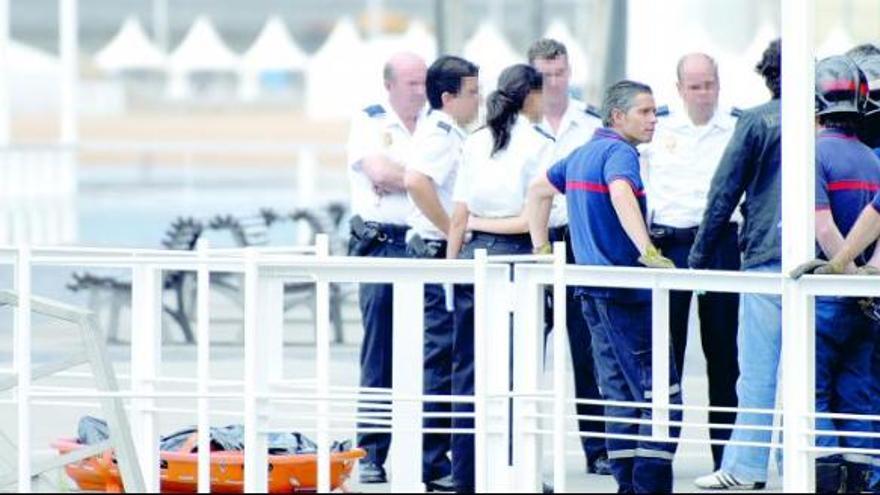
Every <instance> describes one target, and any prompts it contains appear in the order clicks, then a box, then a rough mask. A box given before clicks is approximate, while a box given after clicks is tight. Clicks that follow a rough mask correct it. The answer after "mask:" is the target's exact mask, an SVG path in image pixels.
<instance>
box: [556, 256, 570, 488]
mask: <svg viewBox="0 0 880 495" xmlns="http://www.w3.org/2000/svg"><path fill="white" fill-rule="evenodd" d="M565 254H566V250H565V243H564V242H557V243H556V244H554V245H553V282H554V283H553V488H554V493H566V491H567V490H566V488H567V487H566V478H567V473H566V470H565V395H566V393H565V392H566V389H567V386H568V379H567V373H566V372H565V371H566V370H565V362H566V356H567V355H568V350H567V349H566V348H565V347H566V346H565V343H566V339H567V337H568V331H569V330H568V315H567V312H568V308H567V307H566V301H568V297H567V296H568V294H567V290H566V289H567V287H566V285H565V265H566V259H565Z"/></svg>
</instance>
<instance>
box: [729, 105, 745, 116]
mask: <svg viewBox="0 0 880 495" xmlns="http://www.w3.org/2000/svg"><path fill="white" fill-rule="evenodd" d="M742 114H743V111H742V109H741V108H736V107H733V108H731V109H730V115H731V116H733V117H735V118H737V119H738V118H740V117H742Z"/></svg>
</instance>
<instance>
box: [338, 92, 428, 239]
mask: <svg viewBox="0 0 880 495" xmlns="http://www.w3.org/2000/svg"><path fill="white" fill-rule="evenodd" d="M411 144H412V135H411V134H410V132H409V130H408V129H407V128H406V126H405V125H403V122H402V121H401V120H400V117H398V116H397V114H396V113H395V112H394V110H392V109H391V106H390V105H388V104H381V105H372V106H369V107H367V108H365V109H363V110H362V111H360V112H358V113H357V114H356V115H355V116H354V118H353V119H352V122H351V130H350V132H349V137H348V149H347V151H348V176H349V180H350V182H351V210H352V212H353V213H354V214H356V215H360V216H361V218H363V219H364V220H365V221H372V222H380V223H390V224H395V225H406V222H407V219H408V218H409V215H410V212H411V204H410V202H409V198H407V197H406V193H405V192H403V191H401V192H397V193H393V194H382V195H379V194H377V193H376V191H375V189H374V187H373V183H372V181H371V180H370V178H369V177H368V176H367V175H366V174H365V173H364V171H363V167H362V162H363V159H364V158H366V157H369V156H374V155H384V156H386V157H387V158H388V159H389V160H391V161H392V162H395V163H398V164H400V165H402V166H405V165H404V164H405V162H406V159H407V158H408V157H409V155H410V150H411Z"/></svg>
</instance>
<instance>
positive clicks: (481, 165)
mask: <svg viewBox="0 0 880 495" xmlns="http://www.w3.org/2000/svg"><path fill="white" fill-rule="evenodd" d="M541 87H542V78H541V74H540V73H539V72H538V71H537V70H535V69H534V68H533V67H531V66H529V65H524V64H518V65H513V66H511V67H508V68H507V69H505V70H504V71H503V72H502V73H501V75H500V76H499V78H498V87H497V89H496V90H495V91H493V92H492V94H491V95H489V98H488V99H487V102H486V110H487V112H486V125H485V126H484V127H482V128H481V129H479V130H477V131H476V132H474V133H473V134H471V135H470V136H468V138H467V140H466V141H465V144H464V155H463V157H462V164H461V168H460V169H459V172H458V177H457V178H456V181H455V190H454V193H453V203H454V207H453V213H452V219H451V225H450V230H449V236H448V246H447V251H446V253H447V257H449V258H459V257H460V258H466V259H472V258H473V257H474V252H475V251H476V250H478V249H486V250H488V251H489V254H529V253H531V251H532V246H531V238H530V237H529V235H528V229H529V227H528V216H527V213H526V211H525V199H526V193H527V190H528V187H529V184H530V183H531V181H532V179H533V178H534V177H535V176H536V175H537V174H538V173H540V172H542V171H543V170H544V168H545V165H544V163H545V161H546V160H549V159H550V158H551V154H552V151H553V142H552V141H551V140H550V139H549V138H548V137H547V136H545V135H543V134H542V133H540V132H539V131H538V130H537V129H535V127H534V124H535V123H537V122H538V120H539V119H540V118H541V108H542V107H541ZM466 231H470V232H471V233H472V236H471V238H470V239H466V235H465V233H466ZM452 346H453V363H452V394H453V395H473V393H474V292H473V286H470V285H457V286H455V321H454V330H453V342H452ZM453 410H454V411H456V412H463V413H464V412H473V404H455V405H454V406H453ZM452 425H453V428H456V429H470V428H473V427H474V421H473V419H472V418H453V421H452ZM474 460H475V459H474V438H473V434H453V435H452V476H453V481H454V483H455V490H456V491H457V492H460V493H473V491H474V488H475V487H474Z"/></svg>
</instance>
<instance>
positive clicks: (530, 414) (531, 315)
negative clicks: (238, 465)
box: [511, 270, 565, 492]
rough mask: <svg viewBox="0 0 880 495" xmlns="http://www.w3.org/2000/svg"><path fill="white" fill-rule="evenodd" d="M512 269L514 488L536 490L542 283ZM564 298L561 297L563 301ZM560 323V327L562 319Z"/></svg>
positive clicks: (539, 445) (538, 487) (538, 478)
mask: <svg viewBox="0 0 880 495" xmlns="http://www.w3.org/2000/svg"><path fill="white" fill-rule="evenodd" d="M515 273H516V277H515V280H514V290H515V293H516V299H515V305H514V308H516V311H514V316H513V321H514V324H513V391H514V392H515V393H516V394H517V397H516V398H515V399H514V401H513V440H512V441H513V445H512V450H513V468H514V475H515V478H516V489H517V490H520V491H523V492H537V491H540V490H541V458H542V456H543V452H542V450H543V449H542V443H543V442H542V435H539V434H537V433H535V430H538V429H539V428H540V427H541V421H540V420H539V419H538V418H537V417H536V415H537V414H538V413H539V412H540V411H541V408H540V407H539V403H538V401H537V397H536V395H537V394H538V392H539V389H540V387H539V384H540V377H541V375H542V369H541V365H542V363H543V356H544V297H543V296H544V287H543V286H542V285H539V284H538V283H537V282H535V280H534V279H533V278H532V277H531V276H528V275H525V273H528V272H524V271H521V270H516V271H515ZM564 301H565V298H563V299H562V303H563V304H564ZM511 309H512V308H511ZM562 325H563V328H564V325H565V323H562ZM556 337H559V335H556ZM562 338H564V336H563V337H562ZM563 356H564V354H563ZM563 359H564V357H563ZM522 394H525V395H526V396H522Z"/></svg>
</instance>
